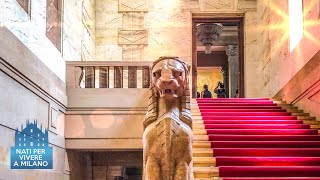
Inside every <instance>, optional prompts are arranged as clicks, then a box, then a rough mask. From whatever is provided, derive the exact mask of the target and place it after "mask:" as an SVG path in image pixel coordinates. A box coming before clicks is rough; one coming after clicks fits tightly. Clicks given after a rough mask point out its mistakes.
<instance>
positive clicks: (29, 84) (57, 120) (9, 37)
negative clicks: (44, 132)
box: [0, 27, 69, 180]
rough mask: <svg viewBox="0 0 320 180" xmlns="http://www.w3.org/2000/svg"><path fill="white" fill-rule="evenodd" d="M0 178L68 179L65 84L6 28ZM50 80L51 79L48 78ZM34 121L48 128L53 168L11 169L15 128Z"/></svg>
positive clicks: (0, 55)
mask: <svg viewBox="0 0 320 180" xmlns="http://www.w3.org/2000/svg"><path fill="white" fill-rule="evenodd" d="M0 39H5V41H0V46H1V48H0V82H1V83H0V94H1V96H0V105H1V106H0V117H1V119H0V179H10V180H18V179H48V180H61V179H68V177H69V175H68V174H69V167H68V166H67V165H65V162H66V160H67V159H66V158H65V156H66V150H65V138H64V137H65V134H64V133H65V132H64V131H65V129H64V127H65V113H66V105H67V104H66V103H67V96H66V87H65V83H64V82H63V81H62V80H61V79H60V78H59V77H58V76H56V75H55V73H54V72H52V71H50V70H49V68H48V67H47V66H46V65H45V64H44V63H43V62H42V61H41V60H40V59H39V58H38V57H37V56H36V55H35V54H33V52H32V51H30V49H29V48H28V47H27V46H26V45H24V44H23V43H22V42H21V41H20V39H18V38H17V37H16V35H14V34H13V33H12V32H11V31H10V30H9V29H7V28H5V27H2V28H0ZM48 79H50V81H48ZM27 120H30V122H31V123H32V122H34V120H37V122H38V127H39V126H40V124H41V125H42V128H43V129H48V134H49V140H48V141H49V142H48V143H49V146H51V147H52V148H53V169H50V170H46V171H43V170H11V169H10V147H12V146H14V144H15V129H18V130H19V131H21V130H22V129H21V126H22V125H23V127H26V122H27Z"/></svg>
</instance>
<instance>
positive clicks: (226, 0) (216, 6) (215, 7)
mask: <svg viewBox="0 0 320 180" xmlns="http://www.w3.org/2000/svg"><path fill="white" fill-rule="evenodd" d="M199 2H200V3H199V4H200V9H201V10H202V11H215V12H219V11H233V10H234V9H235V7H234V0H201V1H199Z"/></svg>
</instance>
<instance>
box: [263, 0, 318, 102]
mask: <svg viewBox="0 0 320 180" xmlns="http://www.w3.org/2000/svg"><path fill="white" fill-rule="evenodd" d="M319 3H320V2H319V1H314V0H303V13H304V19H303V21H304V27H303V28H304V36H303V38H302V39H301V41H300V42H299V44H298V46H297V47H296V48H295V49H294V50H293V51H292V52H290V50H289V41H290V37H289V31H290V30H289V28H288V27H289V16H288V1H277V0H269V1H258V6H257V9H258V11H257V12H258V19H261V21H259V22H258V23H259V24H258V29H257V30H258V44H259V45H261V46H260V47H261V48H259V53H258V56H259V57H260V59H259V61H260V62H259V71H260V72H261V75H262V79H261V82H262V83H261V86H262V92H261V96H265V97H273V96H275V95H276V94H277V93H278V92H279V91H280V90H281V89H282V88H283V87H284V86H285V85H286V84H287V83H288V82H289V81H290V79H292V78H293V77H294V75H295V74H297V72H298V71H299V70H301V69H302V68H303V67H304V66H305V65H306V63H307V62H308V61H309V60H310V59H311V58H312V57H313V56H314V55H315V54H316V53H317V52H318V51H319V49H320V43H319V33H320V24H319V13H320V11H319V7H320V6H319V5H320V4H319ZM297 28H299V27H297ZM310 85H311V84H310ZM284 100H285V99H284Z"/></svg>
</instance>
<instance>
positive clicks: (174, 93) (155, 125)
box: [143, 57, 193, 180]
mask: <svg viewBox="0 0 320 180" xmlns="http://www.w3.org/2000/svg"><path fill="white" fill-rule="evenodd" d="M151 73H152V74H151V76H152V78H151V83H150V90H149V106H148V112H147V114H146V117H145V119H144V122H143V125H144V133H143V158H144V159H143V163H144V164H143V166H144V180H189V179H191V177H192V176H193V175H192V138H193V135H192V129H191V128H192V119H191V112H190V109H191V108H190V90H189V79H188V78H189V66H188V65H186V64H185V63H184V62H183V61H181V60H179V59H178V58H177V57H160V58H159V59H158V60H156V61H155V62H154V63H153V65H152V67H151Z"/></svg>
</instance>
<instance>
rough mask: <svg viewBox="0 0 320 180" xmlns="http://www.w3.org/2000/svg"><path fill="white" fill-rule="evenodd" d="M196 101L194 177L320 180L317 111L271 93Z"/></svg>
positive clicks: (201, 179)
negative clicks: (312, 113) (314, 114)
mask: <svg viewBox="0 0 320 180" xmlns="http://www.w3.org/2000/svg"><path fill="white" fill-rule="evenodd" d="M191 101H192V103H191V113H192V120H193V133H194V142H193V164H194V177H195V180H209V179H211V180H212V179H217V180H236V179H238V180H246V179H247V180H251V179H257V180H258V179H265V180H268V179H269V180H270V179H296V180H298V179H319V180H320V135H319V134H318V133H319V132H320V130H318V129H319V122H318V121H316V118H315V117H309V114H308V113H304V112H303V111H302V110H299V109H298V108H297V107H294V106H293V105H291V104H287V103H286V102H285V101H277V100H269V99H268V98H254V99H247V98H230V99H224V98H217V99H214V98H212V99H211V98H201V99H196V100H194V99H193V100H191ZM310 128H311V129H310ZM213 156H215V157H213ZM215 166H217V167H215ZM219 176H220V177H219Z"/></svg>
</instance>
